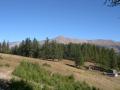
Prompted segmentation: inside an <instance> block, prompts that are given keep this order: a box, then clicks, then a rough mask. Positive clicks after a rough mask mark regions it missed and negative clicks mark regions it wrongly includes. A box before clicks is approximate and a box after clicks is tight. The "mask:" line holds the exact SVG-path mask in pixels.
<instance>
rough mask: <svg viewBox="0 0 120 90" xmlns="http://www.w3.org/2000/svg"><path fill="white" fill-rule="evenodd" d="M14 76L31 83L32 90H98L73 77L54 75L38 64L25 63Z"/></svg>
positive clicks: (17, 69) (16, 70)
mask: <svg viewBox="0 0 120 90" xmlns="http://www.w3.org/2000/svg"><path fill="white" fill-rule="evenodd" d="M13 74H14V75H15V76H18V77H20V78H22V79H23V80H24V81H25V82H26V83H29V85H30V87H32V90H97V89H96V88H95V87H90V86H89V85H88V84H86V83H85V82H83V83H81V82H76V81H75V80H74V77H73V75H70V76H62V75H60V74H52V73H51V72H49V71H47V70H45V69H44V68H43V67H42V66H40V65H39V64H37V63H30V62H26V61H23V62H21V64H20V65H19V66H18V67H17V68H16V69H15V71H14V72H13ZM16 90H19V89H16ZM22 90H24V89H22ZM26 90H27V89H26Z"/></svg>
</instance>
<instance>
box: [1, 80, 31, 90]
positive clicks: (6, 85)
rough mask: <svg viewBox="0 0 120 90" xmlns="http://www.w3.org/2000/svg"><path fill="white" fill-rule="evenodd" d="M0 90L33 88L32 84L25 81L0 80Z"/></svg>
mask: <svg viewBox="0 0 120 90" xmlns="http://www.w3.org/2000/svg"><path fill="white" fill-rule="evenodd" d="M0 90H33V88H32V86H31V85H30V84H28V83H27V82H25V81H22V80H21V81H15V80H11V81H7V80H2V79H1V80H0Z"/></svg>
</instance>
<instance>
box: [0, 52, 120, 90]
mask: <svg viewBox="0 0 120 90" xmlns="http://www.w3.org/2000/svg"><path fill="white" fill-rule="evenodd" d="M0 55H1V56H2V57H3V59H2V60H1V59H0V64H5V63H7V64H9V65H10V66H9V67H0V74H3V75H6V76H5V77H4V78H6V79H10V77H11V76H12V75H11V73H12V71H13V70H14V69H15V67H16V66H18V65H19V63H20V62H21V61H22V60H29V61H31V62H36V63H39V64H41V65H43V64H44V63H47V64H49V65H50V67H45V68H46V69H47V70H50V71H52V72H53V73H60V74H63V75H70V74H73V75H74V76H75V79H76V80H80V81H85V82H87V83H88V84H90V85H91V86H96V87H98V88H100V89H101V90H120V76H119V77H117V78H113V77H107V76H104V75H102V74H101V73H99V72H91V71H88V70H82V69H77V68H74V67H71V66H68V65H67V64H69V65H74V63H73V62H72V61H68V60H63V61H60V62H52V61H45V60H40V59H34V58H27V57H22V56H16V55H8V54H0Z"/></svg>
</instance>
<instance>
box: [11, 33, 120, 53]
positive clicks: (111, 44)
mask: <svg viewBox="0 0 120 90" xmlns="http://www.w3.org/2000/svg"><path fill="white" fill-rule="evenodd" d="M52 40H55V41H56V42H57V43H62V44H69V43H76V44H83V43H88V44H94V45H97V46H102V47H106V48H113V49H114V50H115V51H116V52H120V42H117V41H113V40H104V39H96V40H85V39H76V38H69V37H65V36H62V35H61V36H57V37H55V38H52V39H50V41H52ZM39 42H40V44H44V42H45V40H41V41H39ZM19 44H20V41H17V42H10V43H9V45H10V47H14V46H15V45H19Z"/></svg>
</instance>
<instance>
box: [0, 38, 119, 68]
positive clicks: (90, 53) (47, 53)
mask: <svg viewBox="0 0 120 90" xmlns="http://www.w3.org/2000/svg"><path fill="white" fill-rule="evenodd" d="M0 48H1V49H0V52H1V53H11V54H15V55H21V56H27V57H34V58H42V59H50V60H53V61H54V60H57V61H59V60H62V59H70V60H73V61H75V64H76V66H77V67H79V66H81V65H83V64H84V62H86V61H90V62H93V63H97V64H98V65H99V66H100V67H103V68H105V69H120V55H119V54H118V53H115V51H114V50H113V49H107V48H104V47H98V46H95V45H91V44H73V43H69V44H59V43H56V41H50V40H49V39H48V38H47V39H46V41H45V43H44V44H43V45H41V44H40V43H39V41H38V40H36V39H34V40H31V39H30V38H27V39H26V40H23V41H22V42H21V44H20V45H19V46H15V47H12V48H9V45H8V43H6V42H5V41H4V42H3V43H1V44H0Z"/></svg>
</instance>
